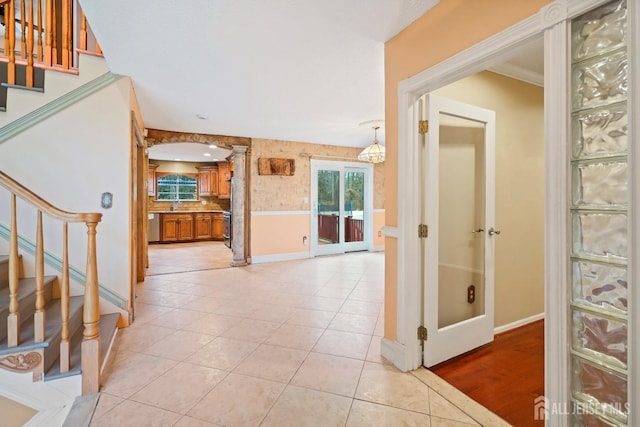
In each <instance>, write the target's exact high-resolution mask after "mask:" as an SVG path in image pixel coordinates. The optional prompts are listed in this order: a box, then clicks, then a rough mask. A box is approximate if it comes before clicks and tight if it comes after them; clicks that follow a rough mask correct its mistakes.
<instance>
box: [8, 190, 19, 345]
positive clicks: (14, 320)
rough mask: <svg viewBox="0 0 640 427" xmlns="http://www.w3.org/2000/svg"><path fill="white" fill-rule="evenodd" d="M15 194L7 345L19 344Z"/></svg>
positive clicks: (13, 200)
mask: <svg viewBox="0 0 640 427" xmlns="http://www.w3.org/2000/svg"><path fill="white" fill-rule="evenodd" d="M17 217H18V216H17V210H16V195H15V194H11V233H10V236H9V317H8V318H7V346H8V347H15V346H17V345H18V344H20V311H19V306H18V281H19V280H20V274H19V273H20V266H19V265H18V262H19V258H18V219H17Z"/></svg>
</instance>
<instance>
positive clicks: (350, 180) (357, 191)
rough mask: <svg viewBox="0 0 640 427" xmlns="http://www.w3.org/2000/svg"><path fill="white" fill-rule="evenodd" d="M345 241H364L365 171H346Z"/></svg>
mask: <svg viewBox="0 0 640 427" xmlns="http://www.w3.org/2000/svg"><path fill="white" fill-rule="evenodd" d="M344 241H345V242H362V241H364V172H349V171H347V172H345V173H344Z"/></svg>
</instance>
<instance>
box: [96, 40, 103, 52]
mask: <svg viewBox="0 0 640 427" xmlns="http://www.w3.org/2000/svg"><path fill="white" fill-rule="evenodd" d="M96 53H97V54H98V55H102V48H101V47H100V43H98V40H96Z"/></svg>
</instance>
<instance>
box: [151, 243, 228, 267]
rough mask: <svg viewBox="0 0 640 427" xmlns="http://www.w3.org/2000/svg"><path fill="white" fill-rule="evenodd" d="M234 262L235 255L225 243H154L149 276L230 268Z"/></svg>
mask: <svg viewBox="0 0 640 427" xmlns="http://www.w3.org/2000/svg"><path fill="white" fill-rule="evenodd" d="M232 260H233V253H232V252H231V249H229V248H228V247H226V246H225V244H224V243H223V242H215V241H205V242H188V243H153V244H150V245H149V268H148V269H147V276H156V275H160V274H169V273H182V272H186V271H197V270H212V269H215V268H229V267H230V266H231V261H232Z"/></svg>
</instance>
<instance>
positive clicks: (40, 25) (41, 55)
mask: <svg viewBox="0 0 640 427" xmlns="http://www.w3.org/2000/svg"><path fill="white" fill-rule="evenodd" d="M36 1H37V2H38V49H37V50H38V53H37V60H38V62H43V61H44V43H43V42H42V37H43V36H44V35H43V33H42V29H43V28H44V22H42V0H36Z"/></svg>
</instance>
